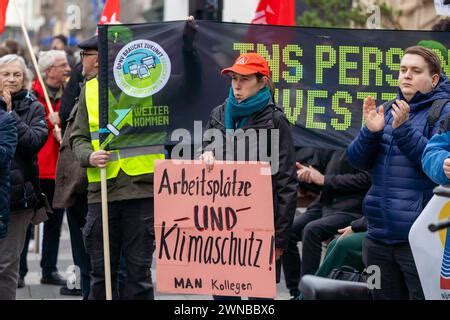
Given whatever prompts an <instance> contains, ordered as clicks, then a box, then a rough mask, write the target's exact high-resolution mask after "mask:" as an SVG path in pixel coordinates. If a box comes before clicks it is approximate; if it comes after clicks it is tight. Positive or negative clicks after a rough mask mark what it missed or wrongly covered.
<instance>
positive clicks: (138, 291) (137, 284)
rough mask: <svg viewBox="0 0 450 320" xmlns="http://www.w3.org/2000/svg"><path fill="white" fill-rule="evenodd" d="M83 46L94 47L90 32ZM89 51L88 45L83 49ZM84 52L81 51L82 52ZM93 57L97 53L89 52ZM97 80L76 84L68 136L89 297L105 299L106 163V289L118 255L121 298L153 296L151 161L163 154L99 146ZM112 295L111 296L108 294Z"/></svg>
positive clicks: (114, 281) (160, 148)
mask: <svg viewBox="0 0 450 320" xmlns="http://www.w3.org/2000/svg"><path fill="white" fill-rule="evenodd" d="M87 41H91V43H87V44H86V45H85V47H87V48H89V46H92V47H93V48H94V47H95V48H97V39H96V38H91V39H89V40H87ZM86 52H89V51H86ZM86 54H87V53H86ZM95 58H97V57H95ZM98 130H99V101H98V80H97V78H96V77H92V78H88V79H87V82H86V84H85V86H84V87H83V88H82V90H81V94H80V98H79V105H78V112H77V115H76V118H75V122H74V124H73V131H72V135H71V137H70V142H71V147H72V149H73V151H74V153H75V154H76V156H77V158H78V160H79V161H80V164H81V166H82V167H86V168H87V176H88V181H89V186H88V214H87V217H86V224H85V226H84V228H83V238H84V242H85V246H86V251H87V253H88V254H89V256H90V259H91V268H92V271H91V290H90V294H89V299H95V300H99V299H100V300H101V299H105V297H106V294H105V274H104V258H103V238H102V219H101V215H102V212H101V193H100V168H106V175H107V185H108V211H109V212H108V213H109V246H110V254H111V276H112V289H113V290H112V292H113V293H114V295H116V293H117V290H116V288H115V286H116V284H117V274H118V270H119V258H120V255H121V254H122V255H123V256H124V257H125V263H126V270H127V280H126V284H125V292H123V293H121V297H122V298H125V299H133V300H134V299H153V298H154V292H153V285H152V278H151V273H150V268H151V264H152V254H153V250H154V247H153V242H154V231H153V210H154V209H153V208H154V207H153V170H154V167H153V164H154V161H155V160H157V159H164V149H163V146H152V147H140V148H132V149H125V150H116V151H110V152H108V151H105V150H101V149H100V145H99V133H98V132H99V131H98ZM113 298H117V296H113Z"/></svg>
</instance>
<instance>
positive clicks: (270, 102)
mask: <svg viewBox="0 0 450 320" xmlns="http://www.w3.org/2000/svg"><path fill="white" fill-rule="evenodd" d="M222 74H229V75H231V88H230V91H229V95H228V98H227V99H226V100H225V102H224V103H223V104H222V105H220V106H218V107H216V108H215V109H214V110H213V111H212V112H211V114H210V117H209V120H208V123H207V126H206V129H218V130H220V131H221V134H222V136H223V138H224V141H225V144H224V145H226V141H230V139H229V137H230V135H231V137H233V135H234V134H235V133H237V132H236V130H238V129H242V130H243V133H244V137H245V134H246V131H247V130H255V131H256V132H257V135H258V137H260V132H261V131H262V130H267V137H270V138H267V139H266V138H264V139H256V141H257V145H256V146H255V145H250V144H246V145H245V147H246V150H245V154H244V155H243V157H242V156H240V155H239V154H236V151H237V150H236V149H235V148H234V147H233V148H226V147H225V148H224V150H223V151H222V152H221V151H218V150H216V149H214V150H213V149H212V144H210V145H204V148H203V154H202V155H201V159H202V160H203V161H204V162H205V164H206V167H207V169H208V170H209V171H210V170H212V169H213V167H214V161H215V159H218V160H223V159H227V160H246V161H261V160H263V159H260V156H261V154H264V155H268V154H270V155H271V159H270V160H271V161H270V162H271V170H272V171H271V174H272V190H273V192H272V194H273V204H274V206H273V207H274V220H275V257H276V259H277V267H278V266H279V258H280V257H281V255H282V254H283V251H284V250H285V249H286V248H287V245H288V240H289V236H290V228H291V225H292V220H293V217H294V213H295V208H296V191H297V178H296V171H295V158H294V144H293V141H292V136H291V132H290V125H289V122H288V121H287V119H286V117H285V115H284V113H283V110H282V109H281V108H280V107H278V106H277V105H276V104H275V103H274V86H273V83H272V81H271V79H270V78H269V66H268V64H267V61H266V60H265V59H264V58H263V57H262V56H260V55H259V54H257V53H246V54H242V55H240V56H239V57H238V58H237V59H236V61H235V63H234V64H233V66H231V67H229V68H226V69H223V70H222ZM238 132H241V133H242V131H238ZM275 132H276V134H275ZM227 136H228V137H227ZM274 137H275V139H274ZM244 139H245V138H244ZM231 140H232V139H231ZM249 140H250V141H251V139H249ZM260 140H261V141H260ZM262 148H267V150H264V151H263V152H261V149H262ZM238 149H239V148H238ZM251 149H253V153H252V150H251ZM269 150H270V151H269ZM230 152H231V156H232V157H233V158H232V159H230ZM243 158H245V159H243ZM264 160H266V159H264ZM278 271H279V268H277V275H278V274H279V273H278ZM277 278H278V277H277Z"/></svg>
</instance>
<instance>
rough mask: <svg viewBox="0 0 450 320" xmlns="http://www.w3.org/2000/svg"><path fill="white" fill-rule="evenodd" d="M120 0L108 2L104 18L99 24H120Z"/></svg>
mask: <svg viewBox="0 0 450 320" xmlns="http://www.w3.org/2000/svg"><path fill="white" fill-rule="evenodd" d="M119 17H120V0H106V2H105V6H104V7H103V12H102V16H101V17H100V21H99V23H98V24H107V23H108V24H109V23H111V24H113V23H117V22H119Z"/></svg>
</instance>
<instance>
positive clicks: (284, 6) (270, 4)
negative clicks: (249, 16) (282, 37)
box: [252, 0, 295, 26]
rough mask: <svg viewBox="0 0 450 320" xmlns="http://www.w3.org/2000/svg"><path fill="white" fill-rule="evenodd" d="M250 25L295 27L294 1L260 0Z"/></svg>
mask: <svg viewBox="0 0 450 320" xmlns="http://www.w3.org/2000/svg"><path fill="white" fill-rule="evenodd" d="M252 23H254V24H274V25H285V26H295V4H294V0H260V1H259V4H258V7H257V8H256V12H255V18H253V20H252Z"/></svg>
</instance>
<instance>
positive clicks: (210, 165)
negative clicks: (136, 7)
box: [0, 19, 450, 300]
mask: <svg viewBox="0 0 450 320" xmlns="http://www.w3.org/2000/svg"><path fill="white" fill-rule="evenodd" d="M190 20H191V22H192V19H190ZM447 27H448V25H447ZM66 45H67V40H66V39H65V37H63V36H57V37H55V38H54V41H53V43H52V46H51V49H50V50H48V51H42V52H40V53H39V55H38V64H39V72H40V74H41V75H42V79H43V82H42V83H41V81H39V79H38V78H37V77H36V75H33V73H32V72H31V71H30V69H29V64H28V62H27V61H29V58H28V57H27V56H26V54H25V51H24V50H23V49H21V47H20V45H18V44H17V43H15V42H14V41H12V40H8V41H7V42H5V43H4V44H3V45H2V46H1V47H0V56H1V57H0V96H1V99H0V299H9V300H13V299H15V297H16V290H17V288H21V287H24V286H25V285H26V283H25V276H26V274H27V265H26V260H27V257H26V255H27V252H28V243H29V241H30V238H31V236H32V231H33V227H32V226H33V225H37V224H39V223H44V233H43V241H42V257H41V268H42V277H41V283H43V284H51V285H59V286H61V293H62V294H70V295H81V296H82V297H83V299H94V300H102V299H105V298H107V292H106V290H105V270H104V255H103V234H102V217H101V211H102V206H101V192H100V190H101V188H100V181H101V175H100V169H101V168H106V178H107V190H108V210H109V230H110V237H109V245H110V253H111V261H110V263H111V278H112V298H113V299H153V298H154V288H153V282H152V274H151V270H150V269H151V264H152V256H153V251H154V226H153V221H154V219H153V216H154V204H153V172H154V161H155V160H158V159H164V158H165V157H166V156H165V151H164V148H163V147H161V148H159V149H158V148H152V149H151V151H150V150H149V148H146V147H137V148H130V149H127V150H126V152H123V151H122V150H113V151H105V150H102V149H101V147H100V144H99V112H98V109H99V100H98V96H99V94H98V93H99V84H98V78H97V73H98V67H99V56H98V39H97V36H93V37H92V38H89V39H87V40H85V41H83V42H81V43H80V44H79V45H78V49H79V50H80V52H79V55H78V54H73V53H72V52H71V51H69V49H67V48H66ZM433 48H435V47H433ZM222 74H223V75H224V76H230V78H231V84H230V89H229V93H228V94H226V93H224V97H225V98H226V99H225V101H224V103H223V104H222V105H220V106H218V107H216V108H214V109H213V110H212V112H211V115H210V117H209V120H208V122H207V125H206V127H207V128H210V129H212V128H214V129H217V130H219V131H220V132H221V134H222V136H223V139H224V141H226V140H227V135H228V134H230V130H231V132H233V131H234V130H237V129H242V130H244V132H245V131H246V130H253V129H257V130H261V129H266V130H269V131H270V130H272V129H276V130H278V131H279V136H278V139H279V140H278V141H277V142H276V143H277V144H278V145H277V150H278V151H279V152H278V162H277V163H278V170H275V171H273V172H272V191H273V192H272V193H273V204H274V225H275V257H276V260H277V274H278V275H279V272H280V271H281V269H282V270H283V272H284V276H285V280H286V287H287V288H288V289H289V292H290V294H291V296H292V298H293V299H298V298H301V292H300V290H299V283H300V281H301V279H302V277H303V276H304V275H307V274H316V275H319V276H324V277H327V276H328V275H329V273H330V272H331V270H332V269H333V268H335V267H339V266H343V265H351V266H353V267H355V268H356V269H357V270H360V271H361V270H362V269H363V268H364V267H366V266H369V265H377V266H379V267H380V269H381V288H379V289H373V290H372V291H371V296H372V298H373V299H375V300H381V299H424V294H423V290H422V287H421V283H420V279H419V276H418V272H417V269H416V266H415V263H414V258H413V255H412V253H411V248H410V245H409V242H408V233H409V230H410V228H411V226H412V224H413V223H414V221H415V220H416V218H417V217H418V216H419V214H420V213H421V211H422V210H423V209H424V207H425V206H426V204H427V202H428V201H429V200H430V199H431V197H432V195H433V188H434V187H435V186H436V184H448V183H449V181H450V180H449V179H450V159H449V158H450V153H449V152H450V140H449V139H450V136H449V134H448V128H447V126H448V122H449V121H448V118H449V117H450V82H449V80H448V78H447V76H446V75H445V74H444V73H443V70H442V66H441V62H440V59H439V57H438V55H437V54H436V53H435V51H433V50H431V49H430V48H427V47H426V44H422V45H418V46H412V47H409V48H407V49H406V50H405V52H404V55H403V57H402V59H401V62H400V70H399V76H398V95H397V98H396V99H394V100H392V101H389V102H387V103H385V104H383V105H381V106H378V107H377V106H376V104H375V100H374V99H373V98H372V97H367V98H366V99H365V100H364V103H363V106H362V108H363V115H364V121H365V122H364V123H365V124H364V126H363V128H362V129H361V131H360V132H359V134H358V135H357V137H356V138H355V139H354V140H353V142H352V143H351V144H350V145H349V146H348V148H347V149H346V150H336V151H333V150H323V149H318V148H317V149H316V148H297V149H295V147H294V145H293V141H292V136H291V132H290V128H289V126H290V125H289V122H288V120H287V119H286V116H285V115H284V113H283V109H282V108H281V107H280V106H278V105H277V104H276V102H275V99H274V91H273V89H274V87H273V84H272V82H271V79H270V70H269V66H268V63H267V61H266V60H265V59H264V58H263V57H262V56H260V55H259V54H257V53H247V54H243V55H241V56H239V57H237V59H236V61H235V63H234V64H233V65H232V66H230V67H229V68H225V69H223V70H222ZM68 79H69V80H68ZM67 80H68V81H67ZM44 88H45V90H44ZM45 92H47V93H45ZM46 94H48V100H49V102H50V105H51V107H50V106H49V105H48V104H47V98H46V97H45V95H46ZM437 101H439V102H440V104H441V105H440V107H439V112H438V115H437V116H436V118H435V119H432V120H430V112H431V111H430V110H434V109H435V108H436V105H437ZM263 147H269V148H271V147H273V146H272V145H269V146H260V145H259V144H258V145H257V146H256V149H259V148H263ZM199 154H201V155H200V159H202V160H203V162H204V163H205V166H206V167H207V169H208V170H213V169H214V162H215V160H216V159H219V160H220V159H225V158H226V157H227V155H225V154H221V153H218V152H217V150H213V149H211V146H210V145H208V144H205V145H203V147H202V150H201V152H200V153H199ZM255 154H256V158H255V159H248V158H245V159H238V158H236V157H234V160H258V156H257V155H258V154H260V153H258V152H255ZM245 155H246V156H247V157H248V156H250V155H249V152H246V153H245ZM235 156H236V155H235ZM424 172H425V173H426V175H425V174H424ZM304 197H308V198H309V199H310V200H311V201H308V203H307V204H306V206H307V208H306V210H305V211H304V212H300V211H301V210H297V211H296V207H297V205H296V204H297V201H298V200H299V198H304ZM64 213H66V214H67V220H68V224H69V230H70V237H71V246H72V254H73V260H74V264H75V265H77V266H79V267H80V271H81V290H77V289H69V288H67V286H66V281H65V279H64V278H63V277H62V276H61V275H60V274H59V271H58V268H57V257H58V248H59V237H60V233H61V225H62V221H63V216H64ZM338 235H340V238H338V239H336V236H338ZM299 242H301V243H302V247H301V252H299V249H298V243H299ZM324 243H329V244H328V251H327V253H326V255H325V259H323V260H322V256H323V253H322V248H323V244H324ZM278 280H279V279H278ZM214 298H216V299H223V298H225V297H220V296H215V297H214Z"/></svg>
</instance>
